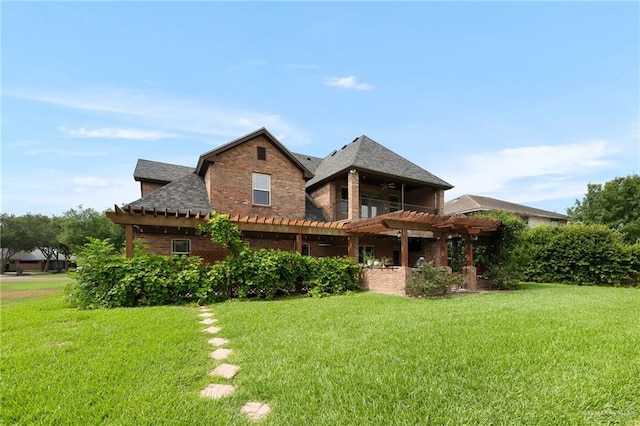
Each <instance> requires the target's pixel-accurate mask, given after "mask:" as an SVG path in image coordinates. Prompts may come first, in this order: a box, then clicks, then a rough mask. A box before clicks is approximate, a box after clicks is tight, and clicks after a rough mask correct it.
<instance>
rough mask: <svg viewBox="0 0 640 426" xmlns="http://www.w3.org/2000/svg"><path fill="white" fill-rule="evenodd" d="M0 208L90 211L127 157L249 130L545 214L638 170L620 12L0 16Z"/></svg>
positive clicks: (629, 20)
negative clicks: (384, 157)
mask: <svg viewBox="0 0 640 426" xmlns="http://www.w3.org/2000/svg"><path fill="white" fill-rule="evenodd" d="M1 8H2V9H1V14H2V15H1V17H2V152H1V155H2V205H1V207H0V211H2V212H10V213H15V214H24V213H26V212H31V213H43V214H47V215H60V214H62V213H63V212H64V211H65V210H67V209H69V208H72V207H77V206H78V205H82V206H84V207H91V208H95V209H96V210H99V211H102V210H104V209H106V208H109V207H113V205H114V204H117V205H121V204H123V203H126V202H131V201H134V200H136V199H137V198H139V195H140V188H139V184H138V183H137V182H135V181H134V180H133V176H132V174H133V170H134V167H135V164H136V161H137V159H138V158H145V159H150V160H156V161H164V162H169V163H175V164H181V165H187V166H195V164H196V162H197V159H198V156H199V155H200V154H202V153H204V152H206V151H208V150H210V149H212V148H214V147H216V146H218V145H220V144H222V143H225V142H228V141H230V140H233V139H235V138H237V137H240V136H242V135H244V134H246V133H249V132H251V131H253V130H256V129H258V128H260V127H263V126H264V127H266V128H267V129H269V130H270V131H271V133H273V134H274V135H275V136H276V137H278V138H279V139H280V141H281V142H282V143H284V144H285V145H286V146H287V147H288V148H289V149H290V150H291V151H294V152H302V153H306V154H310V155H315V156H319V157H323V156H325V155H327V154H329V153H330V152H331V151H332V150H334V149H339V148H341V147H342V146H343V145H345V144H347V143H349V142H351V141H352V140H353V139H354V138H356V137H358V136H360V135H363V134H365V135H367V136H369V137H370V138H372V139H374V140H376V141H378V142H380V143H381V144H383V145H385V146H387V147H388V148H390V149H392V150H394V151H396V152H397V153H399V154H400V155H403V156H405V157H406V158H408V159H409V160H411V161H413V162H414V163H416V164H418V165H420V166H421V167H423V168H425V169H427V170H429V171H430V172H432V173H434V174H436V175H437V176H439V177H441V178H443V179H444V180H446V181H448V182H449V183H451V184H453V185H454V186H455V188H454V189H452V190H449V191H447V192H446V193H445V197H446V199H452V198H454V197H456V196H459V195H462V194H465V193H470V194H477V195H485V196H490V197H496V198H501V199H504V200H508V201H512V202H517V203H522V204H527V205H530V206H534V207H539V208H543V209H547V210H551V211H557V212H560V213H564V212H565V209H566V208H567V207H570V206H572V205H573V203H574V201H575V199H576V198H578V199H581V198H582V196H583V195H584V193H585V192H586V189H587V184H588V183H602V182H605V181H608V180H611V179H613V178H615V177H618V176H626V175H628V174H632V173H640V109H639V108H640V107H639V105H640V4H639V3H638V2H561V3H560V2H449V3H445V2H407V3H390V2H351V3H340V2H329V3H321V2H318V3H315V2H314V3H270V2H261V3H230V2H217V3H212V2H136V3H127V2H95V3H80V2H60V3H58V2H51V3H31V2H24V3H21V2H3V3H2V5H1Z"/></svg>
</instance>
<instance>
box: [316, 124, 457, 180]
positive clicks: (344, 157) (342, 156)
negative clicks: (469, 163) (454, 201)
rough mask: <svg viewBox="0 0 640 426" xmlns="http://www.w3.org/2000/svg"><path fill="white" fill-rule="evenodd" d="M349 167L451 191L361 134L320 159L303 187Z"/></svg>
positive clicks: (420, 168)
mask: <svg viewBox="0 0 640 426" xmlns="http://www.w3.org/2000/svg"><path fill="white" fill-rule="evenodd" d="M351 168H356V169H359V170H363V171H369V172H374V173H380V174H384V175H387V176H393V177H399V178H401V179H405V180H409V181H413V182H417V183H420V184H429V185H434V186H437V187H441V188H444V189H450V188H453V186H452V185H451V184H449V183H447V182H445V181H444V180H442V179H440V178H439V177H437V176H435V175H433V174H431V173H429V172H428V171H426V170H425V169H423V168H422V167H420V166H417V165H416V164H414V163H412V162H411V161H409V160H407V159H406V158H403V157H401V156H400V155H398V154H396V153H395V152H393V151H391V150H390V149H388V148H385V147H384V146H382V145H380V144H379V143H378V142H376V141H374V140H372V139H370V138H368V137H367V136H364V135H363V136H360V137H359V138H357V139H355V140H354V141H353V142H351V143H350V144H348V145H345V146H344V147H342V149H340V150H339V151H334V152H332V153H331V154H329V155H328V156H327V157H325V158H323V159H322V162H321V163H320V164H319V165H318V167H317V168H316V170H315V176H314V177H313V179H311V180H310V181H309V182H307V188H309V187H312V186H315V185H317V184H319V183H321V182H323V181H325V180H328V179H330V178H332V177H333V176H335V175H337V174H340V173H343V172H344V171H346V170H348V169H351Z"/></svg>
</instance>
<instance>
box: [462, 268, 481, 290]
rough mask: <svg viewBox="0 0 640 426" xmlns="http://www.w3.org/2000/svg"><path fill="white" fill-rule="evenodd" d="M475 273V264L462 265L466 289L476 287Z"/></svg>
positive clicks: (474, 288)
mask: <svg viewBox="0 0 640 426" xmlns="http://www.w3.org/2000/svg"><path fill="white" fill-rule="evenodd" d="M476 274H477V270H476V267H475V266H463V267H462V276H463V282H464V286H465V287H466V289H467V290H477V289H478V280H477V275H476Z"/></svg>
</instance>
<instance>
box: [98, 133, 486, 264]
mask: <svg viewBox="0 0 640 426" xmlns="http://www.w3.org/2000/svg"><path fill="white" fill-rule="evenodd" d="M134 179H135V180H136V181H138V182H140V186H141V193H142V197H141V198H140V199H138V200H136V201H134V202H132V203H130V204H128V205H126V206H124V207H122V208H121V207H118V206H116V207H115V211H114V212H111V213H107V215H108V216H109V217H110V218H111V220H113V221H114V222H115V223H118V224H120V225H122V226H123V227H124V228H125V231H126V245H127V255H128V256H131V255H132V253H133V239H134V238H140V239H142V240H143V242H144V243H145V244H146V246H147V247H148V250H150V251H153V252H156V253H161V254H191V255H198V256H201V257H203V258H204V259H205V260H207V261H215V260H220V259H222V258H224V256H225V255H226V253H225V251H224V249H222V248H221V247H216V246H215V245H214V244H213V243H211V241H210V240H209V239H208V238H207V237H205V236H198V235H196V232H195V229H196V227H197V225H198V224H202V223H204V222H205V221H206V220H207V219H208V218H209V215H210V213H211V212H212V211H215V212H218V213H226V214H229V215H230V217H231V218H232V221H233V222H235V223H236V224H237V226H238V228H239V229H240V231H241V233H242V234H241V235H242V238H243V240H244V241H246V242H247V243H248V244H249V245H250V246H251V247H253V248H276V249H283V250H295V251H298V252H300V253H302V254H305V255H312V256H340V255H349V256H352V257H355V258H358V259H359V260H360V261H361V262H362V261H363V260H364V257H365V255H372V256H375V257H377V258H379V259H381V258H385V259H387V262H386V263H388V264H393V265H396V266H398V268H408V267H410V266H411V265H413V264H414V262H415V261H416V259H418V258H419V257H420V256H423V257H425V258H426V259H427V260H433V261H435V262H436V263H437V264H440V265H446V258H447V257H446V256H447V254H446V241H447V238H448V237H449V236H451V235H453V234H455V235H463V236H465V235H466V236H467V238H466V240H467V241H469V250H468V251H469V253H471V244H472V240H474V239H477V236H478V235H480V234H483V233H484V234H486V233H490V232H492V231H494V230H495V229H496V228H497V226H498V224H499V223H498V222H496V221H491V220H487V219H478V218H469V217H456V216H446V215H444V191H445V190H447V189H450V188H452V186H451V185H450V184H449V183H447V182H446V181H444V180H442V179H440V178H439V177H437V176H435V175H433V174H431V173H429V172H428V171H426V170H424V169H422V168H421V167H419V166H417V165H416V164H414V163H412V162H410V161H409V160H407V159H405V158H403V157H401V156H400V155H398V154H396V153H394V152H393V151H391V150H389V149H387V148H385V147H384V146H382V145H380V144H379V143H377V142H375V141H373V140H372V139H370V138H368V137H367V136H361V137H359V138H356V139H355V140H353V141H352V142H351V143H349V144H347V145H344V146H343V147H342V148H341V149H339V150H335V151H333V152H331V153H330V154H329V155H327V156H326V157H324V158H317V157H312V156H307V155H304V154H296V153H292V152H290V151H289V150H288V149H287V148H286V147H285V146H284V145H282V144H281V143H280V142H279V141H278V140H277V139H276V138H275V137H274V136H273V135H272V134H271V133H269V132H268V131H267V130H266V129H264V128H262V129H259V130H257V131H255V132H252V133H250V134H248V135H245V136H243V137H241V138H239V139H236V140H234V141H231V142H229V143H227V144H224V145H222V146H220V147H218V148H215V149H213V150H211V151H209V152H206V153H204V154H202V155H201V156H200V158H199V159H198V161H197V165H196V167H195V168H190V167H185V166H178V165H172V164H166V163H159V162H154V161H149V160H142V159H141V160H138V163H137V165H136V169H135V172H134ZM472 236H473V238H472ZM470 255H471V254H469V256H470ZM469 265H471V259H470V260H469Z"/></svg>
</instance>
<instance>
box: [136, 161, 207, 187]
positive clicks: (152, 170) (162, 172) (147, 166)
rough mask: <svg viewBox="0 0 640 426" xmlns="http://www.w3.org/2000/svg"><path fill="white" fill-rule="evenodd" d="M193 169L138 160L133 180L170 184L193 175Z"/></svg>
mask: <svg viewBox="0 0 640 426" xmlns="http://www.w3.org/2000/svg"><path fill="white" fill-rule="evenodd" d="M194 170H195V169H194V168H193V167H186V166H178V165H176V164H168V163H161V162H159V161H151V160H143V159H142V158H140V159H138V162H137V163H136V169H135V170H134V172H133V178H134V179H135V180H136V181H141V180H144V181H153V182H162V183H168V182H173V181H174V180H178V179H180V178H181V177H183V176H184V175H186V174H188V173H193V171H194Z"/></svg>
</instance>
